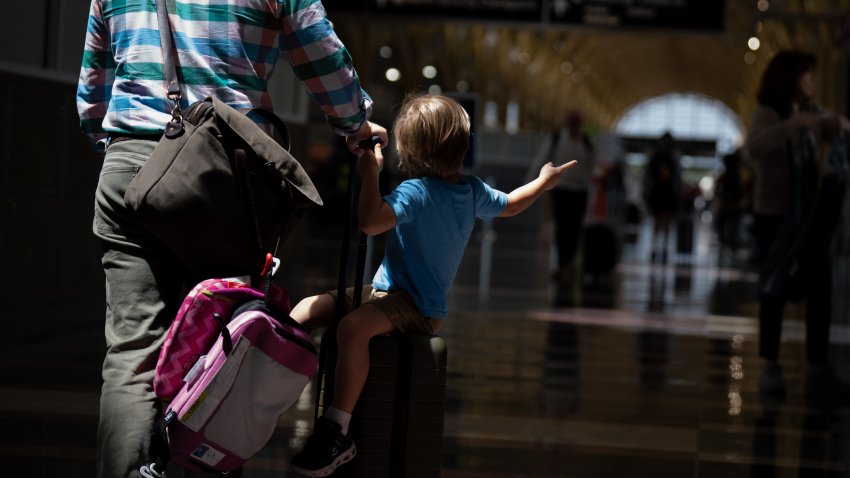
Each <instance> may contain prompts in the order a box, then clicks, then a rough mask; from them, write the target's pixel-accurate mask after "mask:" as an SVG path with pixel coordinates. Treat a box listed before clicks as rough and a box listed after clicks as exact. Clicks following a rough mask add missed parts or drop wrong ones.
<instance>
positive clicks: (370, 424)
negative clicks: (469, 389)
mask: <svg viewBox="0 0 850 478" xmlns="http://www.w3.org/2000/svg"><path fill="white" fill-rule="evenodd" d="M369 354H370V357H369V358H370V365H369V376H368V378H367V379H366V384H365V385H364V387H363V392H362V393H361V395H360V399H359V400H358V401H357V406H356V407H355V408H354V413H353V414H352V417H351V424H350V430H351V433H352V437H353V439H354V444H355V446H356V447H357V456H355V457H354V459H353V460H352V461H351V462H349V463H346V464H345V465H342V466H341V467H340V468H338V469H337V470H336V472H334V474H333V475H331V476H334V477H357V478H366V477H368V478H400V477H406V478H436V477H439V476H440V474H441V470H440V464H441V452H442V443H443V422H444V413H445V403H446V344H445V341H444V340H443V338H442V337H439V336H436V335H402V334H393V335H384V336H379V337H375V338H374V339H372V342H371V344H370V346H369ZM335 358H336V357H332V356H331V355H330V354H328V356H327V359H328V360H329V361H330V360H335ZM319 380H320V388H319V402H320V406H319V408H318V410H319V415H321V413H323V412H324V408H325V407H327V406H330V399H331V397H332V394H333V364H332V363H331V364H330V366H328V367H326V368H325V370H324V373H323V374H322V375H321V376H320V378H319Z"/></svg>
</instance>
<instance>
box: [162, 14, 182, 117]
mask: <svg viewBox="0 0 850 478" xmlns="http://www.w3.org/2000/svg"><path fill="white" fill-rule="evenodd" d="M166 1H167V0H156V18H157V21H158V23H159V39H160V44H161V46H162V60H163V61H162V69H163V74H164V75H165V80H166V82H167V84H168V99H170V100H172V101H174V109H173V110H171V116H172V123H177V124H182V122H183V117H182V112H181V111H180V99H181V98H182V97H183V94H182V93H181V92H180V82H179V81H178V80H177V66H176V65H177V62H176V58H175V55H174V40H173V38H172V32H171V23H169V21H168V5H167V4H166Z"/></svg>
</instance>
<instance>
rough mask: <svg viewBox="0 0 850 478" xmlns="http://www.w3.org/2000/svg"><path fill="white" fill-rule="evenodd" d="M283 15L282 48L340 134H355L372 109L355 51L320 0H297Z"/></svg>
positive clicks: (294, 69) (296, 72) (288, 6)
mask: <svg viewBox="0 0 850 478" xmlns="http://www.w3.org/2000/svg"><path fill="white" fill-rule="evenodd" d="M285 3H287V4H288V5H287V7H286V8H285V9H284V11H283V14H282V16H281V32H282V33H281V36H280V50H281V52H282V54H283V56H284V57H285V58H286V60H288V61H289V64H290V65H291V66H292V69H293V71H294V72H295V75H296V76H297V77H298V78H299V79H300V80H301V81H302V82H303V83H304V85H305V86H306V87H307V91H308V92H309V93H310V95H311V96H312V97H313V98H314V99H315V100H316V101H317V102H318V104H319V107H320V108H321V109H322V111H323V112H324V113H325V115H326V117H327V119H328V122H329V123H330V124H331V126H333V127H334V129H335V130H336V131H337V133H339V134H343V135H345V134H353V133H355V132H357V130H358V129H360V126H361V125H362V124H363V122H364V121H366V120H367V119H368V118H369V116H370V115H371V112H372V99H371V98H370V97H369V95H368V94H367V93H366V92H365V91H363V89H362V87H361V85H360V78H359V77H358V76H357V72H356V71H355V69H354V65H353V61H352V59H351V55H350V54H349V53H348V50H346V48H345V46H344V45H343V44H342V42H341V41H340V39H339V38H338V37H337V35H336V32H334V29H333V26H332V25H331V23H330V21H329V20H328V18H327V14H326V12H325V9H324V6H322V3H321V2H320V1H318V0H293V1H291V2H285Z"/></svg>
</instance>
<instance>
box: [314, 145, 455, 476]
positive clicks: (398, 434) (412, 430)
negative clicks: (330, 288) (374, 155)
mask: <svg viewBox="0 0 850 478" xmlns="http://www.w3.org/2000/svg"><path fill="white" fill-rule="evenodd" d="M373 147H374V146H373ZM355 161H356V160H355V159H353V160H352V165H351V168H350V171H349V201H348V210H347V211H346V221H345V230H344V233H343V245H342V253H341V257H340V278H339V291H338V295H337V300H338V302H337V311H338V314H337V315H338V317H340V318H341V317H342V315H343V313H344V303H343V300H344V299H343V298H344V297H345V293H344V292H345V285H346V277H347V262H348V256H349V250H348V249H349V236H350V228H351V216H352V213H351V211H353V210H354V207H355V199H356V198H357V191H356V187H355V183H356V174H357V172H356V171H357V167H356V163H355ZM365 261H366V235H365V234H364V233H362V232H361V233H360V243H359V245H358V250H357V267H356V273H355V281H354V289H355V292H354V304H353V307H354V308H356V307H358V306H359V305H360V304H359V299H360V295H361V294H360V290H361V289H362V287H363V273H364V269H365ZM336 352H337V348H336V328H335V327H333V328H331V329H329V330H328V331H327V332H325V334H324V335H323V337H322V346H321V353H320V357H319V376H318V380H317V382H318V392H317V394H316V417H319V416H321V415H322V413H323V412H324V410H325V409H326V408H327V407H329V406H330V404H331V398H332V395H333V378H334V366H335V364H336ZM446 356H447V351H446V344H445V341H444V340H443V338H442V337H439V336H436V335H405V334H401V333H398V334H390V335H383V336H378V337H375V338H373V339H372V341H371V343H370V346H369V358H370V364H369V375H368V377H367V379H366V383H365V385H364V387H363V391H362V393H361V395H360V399H359V400H358V402H357V405H356V406H355V408H354V411H353V413H352V417H351V423H350V425H349V430H350V431H351V433H352V437H353V439H354V444H355V446H356V447H357V455H356V456H355V457H354V459H353V460H351V461H350V462H348V463H346V464H344V465H342V466H340V467H339V468H338V469H337V470H336V471H335V472H334V473H333V474H332V475H331V476H334V477H358V478H367V477H368V478H402V477H404V478H437V477H439V476H440V475H441V469H440V464H441V452H442V443H443V422H444V415H445V401H446Z"/></svg>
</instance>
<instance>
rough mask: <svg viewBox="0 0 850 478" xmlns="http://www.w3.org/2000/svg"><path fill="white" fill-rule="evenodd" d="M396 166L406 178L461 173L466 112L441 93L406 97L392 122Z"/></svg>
mask: <svg viewBox="0 0 850 478" xmlns="http://www.w3.org/2000/svg"><path fill="white" fill-rule="evenodd" d="M393 136H394V137H395V142H396V151H397V152H398V163H399V164H398V165H399V168H400V169H401V170H402V171H403V172H404V173H406V174H407V175H408V176H410V177H421V176H431V177H437V178H448V177H451V176H454V175H456V174H458V173H460V172H461V170H462V169H463V156H464V155H465V154H466V150H467V149H469V137H470V121H469V115H468V114H467V113H466V110H464V109H463V107H462V106H460V104H458V102H457V101H455V100H453V99H451V98H449V97H446V96H442V95H424V96H408V97H407V98H406V99H405V100H404V103H402V105H401V111H400V112H399V114H398V117H396V120H395V122H394V123H393Z"/></svg>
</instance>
